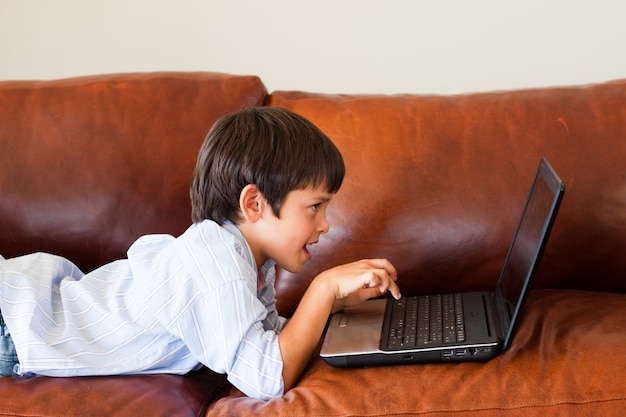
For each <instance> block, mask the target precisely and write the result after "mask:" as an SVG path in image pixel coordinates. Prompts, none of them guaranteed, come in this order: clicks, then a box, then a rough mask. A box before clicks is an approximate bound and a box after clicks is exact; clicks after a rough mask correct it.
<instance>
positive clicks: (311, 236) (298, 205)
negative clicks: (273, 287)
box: [251, 185, 333, 273]
mask: <svg viewBox="0 0 626 417" xmlns="http://www.w3.org/2000/svg"><path fill="white" fill-rule="evenodd" d="M332 197H333V194H331V193H329V192H328V191H326V187H325V185H322V186H320V187H317V188H313V187H309V188H305V189H302V190H294V191H291V192H290V193H289V194H287V197H286V198H285V200H284V202H283V204H282V206H281V208H280V218H279V217H276V216H275V215H274V213H273V212H272V210H271V209H270V207H269V205H266V207H265V208H266V210H264V212H263V216H262V219H260V223H259V224H258V225H257V226H259V227H261V228H262V233H261V234H257V236H263V237H262V242H256V243H257V244H256V245H255V244H252V245H251V246H252V249H253V252H256V253H255V256H256V258H257V260H261V261H262V262H264V260H267V259H268V258H271V259H273V260H274V261H276V263H277V264H278V266H280V267H281V268H283V269H286V270H287V271H289V272H293V273H296V272H300V271H301V270H302V268H303V267H304V264H305V263H306V262H307V261H308V260H309V259H311V253H310V252H309V249H308V246H309V245H312V244H315V243H317V242H318V240H319V237H320V235H321V234H322V233H326V232H328V229H329V225H328V221H327V220H326V209H327V207H328V204H329V203H330V201H331V199H332ZM255 246H256V251H255Z"/></svg>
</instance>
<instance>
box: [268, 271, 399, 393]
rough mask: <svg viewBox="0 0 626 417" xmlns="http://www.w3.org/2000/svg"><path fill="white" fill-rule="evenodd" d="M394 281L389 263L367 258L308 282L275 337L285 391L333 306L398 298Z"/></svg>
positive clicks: (304, 362)
mask: <svg viewBox="0 0 626 417" xmlns="http://www.w3.org/2000/svg"><path fill="white" fill-rule="evenodd" d="M396 279H397V275H396V270H395V268H394V267H393V266H392V265H391V263H389V261H387V260H384V259H373V260H372V259H370V260H363V261H358V262H354V263H351V264H347V265H342V266H339V267H336V268H333V269H329V270H327V271H325V272H323V273H321V274H320V275H318V276H317V277H316V278H315V279H314V280H313V282H311V285H310V286H309V288H308V289H307V291H306V292H305V293H304V296H303V297H302V300H301V301H300V304H299V305H298V308H297V309H296V311H295V313H294V315H293V317H292V318H291V319H290V320H289V322H288V323H287V324H286V325H285V327H284V328H283V330H282V331H281V332H280V333H279V335H278V342H279V345H280V351H281V355H282V358H283V382H284V387H285V392H286V391H288V390H289V389H291V388H292V387H293V386H294V385H295V384H296V382H297V381H298V378H300V375H301V373H302V371H303V370H304V367H305V366H306V364H307V363H308V361H309V359H310V357H311V355H312V354H313V351H314V350H315V348H316V346H317V344H318V342H319V339H320V337H321V335H322V332H323V331H324V327H325V326H326V321H327V320H328V316H329V314H330V313H331V311H333V310H334V309H336V306H337V303H339V304H343V302H344V301H347V300H349V303H350V304H354V303H355V302H357V301H364V300H367V299H369V298H373V297H376V296H379V295H381V294H383V293H385V292H387V291H390V292H391V294H392V295H393V296H394V297H395V298H400V290H399V289H398V286H397V285H396V283H395V281H396ZM336 302H337V303H336ZM333 307H335V308H333Z"/></svg>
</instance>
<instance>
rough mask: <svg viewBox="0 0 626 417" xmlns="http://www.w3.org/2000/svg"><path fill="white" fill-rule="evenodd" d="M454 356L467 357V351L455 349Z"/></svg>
mask: <svg viewBox="0 0 626 417" xmlns="http://www.w3.org/2000/svg"><path fill="white" fill-rule="evenodd" d="M454 354H455V355H456V356H465V355H467V349H456V350H455V351H454Z"/></svg>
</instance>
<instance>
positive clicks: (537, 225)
mask: <svg viewBox="0 0 626 417" xmlns="http://www.w3.org/2000/svg"><path fill="white" fill-rule="evenodd" d="M564 192H565V185H564V184H563V182H562V181H561V179H560V178H559V176H558V175H557V173H556V172H555V170H554V169H553V168H552V166H551V165H550V163H549V162H548V160H547V159H546V158H545V157H543V158H542V159H541V161H540V163H539V167H538V169H537V172H536V175H535V178H534V180H533V183H532V186H531V188H530V192H529V193H528V198H527V200H526V204H525V206H524V210H523V211H522V216H521V219H520V221H519V224H518V226H517V230H516V232H515V234H514V236H513V241H512V242H511V245H510V247H509V251H508V253H507V256H506V259H505V262H504V266H503V267H502V270H501V273H500V277H499V279H498V282H497V285H496V289H495V291H494V292H493V294H492V293H490V292H467V293H466V292H463V293H458V294H436V295H427V296H418V297H403V298H402V299H401V300H395V299H393V298H379V299H371V300H368V301H365V302H364V303H361V304H359V305H357V306H353V307H350V308H346V309H345V310H343V311H340V312H337V313H334V314H333V315H331V317H330V318H329V322H328V325H327V329H326V334H325V336H324V341H323V344H322V347H321V350H320V356H321V357H322V358H323V359H324V360H325V361H326V362H327V363H328V364H330V365H332V366H336V367H363V366H377V365H397V364H406V363H434V362H465V361H486V360H489V359H491V358H493V357H495V356H496V355H498V354H499V353H500V352H503V351H505V350H506V349H508V348H509V346H510V345H511V340H512V338H513V335H514V333H515V326H516V324H517V323H518V321H519V318H520V314H521V313H522V309H523V307H524V302H525V300H526V295H527V293H528V291H529V288H530V283H531V281H532V278H533V275H534V273H535V271H536V269H537V265H538V263H539V260H540V258H541V254H542V252H543V249H544V247H545V245H546V242H547V239H548V236H549V234H550V230H551V228H552V224H553V222H554V219H555V217H556V214H557V211H558V209H559V206H560V203H561V199H562V198H563V193H564Z"/></svg>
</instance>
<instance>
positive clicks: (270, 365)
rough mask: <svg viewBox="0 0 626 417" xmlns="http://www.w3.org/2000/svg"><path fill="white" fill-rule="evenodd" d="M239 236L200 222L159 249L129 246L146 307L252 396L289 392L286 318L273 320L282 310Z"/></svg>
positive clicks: (206, 362) (202, 359)
mask: <svg viewBox="0 0 626 417" xmlns="http://www.w3.org/2000/svg"><path fill="white" fill-rule="evenodd" d="M231 238H232V236H231V235H228V234H220V233H219V232H216V233H214V234H209V233H205V231H203V230H200V229H196V230H195V231H193V232H192V233H185V234H184V235H183V236H181V237H179V238H177V239H176V240H174V241H172V244H171V245H169V246H168V247H167V248H166V249H161V250H158V251H151V250H150V241H149V240H144V241H142V242H141V244H140V245H136V246H134V247H133V248H132V251H129V259H130V260H131V264H133V265H134V267H133V274H134V275H135V274H136V276H137V279H138V284H139V285H141V286H142V288H144V290H145V293H146V294H145V302H146V306H147V307H148V308H149V309H150V310H151V311H152V313H153V314H154V315H155V317H156V318H157V320H158V321H159V322H160V323H162V324H163V325H164V326H165V327H166V328H167V329H168V331H170V332H171V333H172V335H173V337H176V338H179V339H180V340H182V341H184V343H185V345H186V346H187V348H188V349H189V351H190V352H191V354H192V355H193V356H194V357H195V358H197V359H198V361H199V362H201V363H203V364H204V365H206V366H207V367H209V368H210V369H212V370H213V371H215V372H218V373H225V374H227V375H228V379H229V381H230V382H231V383H232V384H233V385H234V386H236V387H237V388H238V389H240V390H241V391H242V392H243V393H245V394H246V395H248V396H250V397H254V398H260V399H269V398H272V397H276V396H282V395H283V393H284V384H283V380H282V368H283V362H282V356H281V352H280V346H279V344H278V334H277V332H278V330H279V328H280V324H277V326H268V325H267V323H269V322H268V320H270V319H268V317H274V315H276V316H277V313H275V309H274V312H273V313H271V314H270V313H269V312H268V309H267V308H266V306H265V304H264V303H263V302H262V301H261V300H259V298H258V297H257V288H256V276H257V270H256V268H254V267H253V266H252V265H250V263H249V262H247V261H246V260H245V259H243V258H242V256H241V254H240V253H238V252H237V250H236V249H235V248H236V245H235V242H234V241H233V240H231ZM270 293H271V291H270ZM271 298H274V296H271ZM269 305H270V306H273V302H271V301H270V302H269ZM271 308H273V307H271ZM271 320H273V319H271ZM277 323H280V320H279V319H278V320H277ZM266 327H268V328H266Z"/></svg>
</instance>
